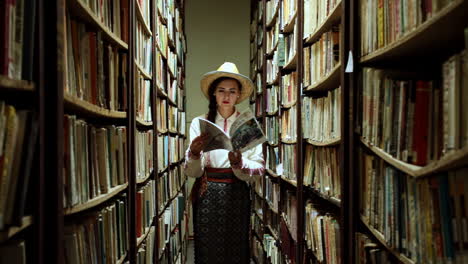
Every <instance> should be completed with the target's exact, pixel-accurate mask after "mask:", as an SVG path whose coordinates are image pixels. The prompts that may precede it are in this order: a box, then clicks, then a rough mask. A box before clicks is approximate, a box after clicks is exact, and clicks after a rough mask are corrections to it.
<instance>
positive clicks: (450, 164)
mask: <svg viewBox="0 0 468 264" xmlns="http://www.w3.org/2000/svg"><path fill="white" fill-rule="evenodd" d="M361 142H362V144H364V145H365V146H366V147H367V148H368V149H370V150H371V151H372V152H374V153H375V154H377V156H379V157H380V158H382V159H383V160H385V161H386V162H387V163H389V164H391V165H392V166H394V167H395V168H397V169H399V170H401V171H403V172H405V173H406V174H408V175H410V176H413V177H415V178H420V177H425V176H428V175H430V174H433V173H436V172H440V171H444V170H448V169H454V168H458V167H461V166H463V165H467V164H468V146H465V147H464V148H462V149H459V150H454V151H452V152H449V153H447V154H445V155H444V156H442V158H441V159H439V160H437V161H433V162H431V163H429V164H427V165H426V166H424V167H421V166H417V165H413V164H409V163H406V162H403V161H401V160H398V159H396V158H394V157H392V156H391V155H390V154H388V153H387V152H385V151H384V150H383V149H381V148H378V147H376V146H373V145H371V144H369V143H367V142H366V141H365V140H364V139H363V138H361Z"/></svg>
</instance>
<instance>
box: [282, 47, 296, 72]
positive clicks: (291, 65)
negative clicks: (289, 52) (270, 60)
mask: <svg viewBox="0 0 468 264" xmlns="http://www.w3.org/2000/svg"><path fill="white" fill-rule="evenodd" d="M296 65H297V51H296V53H295V54H294V56H293V57H292V58H291V59H290V60H289V61H288V63H286V66H284V68H283V70H295V69H296Z"/></svg>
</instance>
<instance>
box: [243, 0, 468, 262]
mask: <svg viewBox="0 0 468 264" xmlns="http://www.w3.org/2000/svg"><path fill="white" fill-rule="evenodd" d="M277 2H278V1H273V0H270V1H252V3H253V4H252V8H253V9H254V11H253V13H255V14H259V13H262V12H263V20H260V19H256V16H254V15H253V16H252V21H251V36H252V40H251V78H252V79H254V78H256V80H257V81H256V83H257V86H258V91H259V93H257V94H255V97H254V98H252V100H251V103H252V109H254V110H255V111H256V114H257V117H258V118H259V119H263V121H264V128H265V132H266V135H267V138H268V142H267V143H265V145H264V149H265V151H264V154H265V158H266V171H267V173H266V175H265V177H264V179H263V181H264V183H263V185H262V186H263V187H262V190H263V191H264V192H263V193H260V194H262V197H261V198H259V200H260V201H261V203H258V205H257V207H258V208H260V207H261V209H262V215H260V216H259V217H258V219H259V220H258V221H257V222H259V223H260V224H257V222H255V226H258V228H257V229H258V230H259V231H258V232H257V233H258V234H264V240H263V241H262V243H258V247H263V251H264V254H263V259H259V260H258V262H259V263H283V262H284V261H286V262H292V263H304V262H306V263H324V262H325V263H382V262H384V261H389V263H431V262H432V263H442V262H444V261H445V262H448V261H451V262H454V263H464V262H466V259H465V256H466V248H465V244H466V243H465V242H466V241H465V233H466V232H465V230H464V221H465V220H466V219H465V218H466V217H465V215H466V206H465V204H466V199H465V197H466V194H467V192H466V186H467V184H466V183H465V182H466V180H465V178H466V177H465V172H466V167H467V164H466V153H465V152H466V151H465V148H466V146H465V145H466V113H465V112H466V111H465V109H464V105H465V98H466V97H465V96H466V93H465V92H466V91H465V90H466V89H465V88H466V84H467V83H468V82H467V79H466V78H467V77H466V76H468V75H467V74H466V69H467V66H466V61H467V59H466V54H467V53H466V48H467V45H468V44H467V42H468V30H467V27H468V25H467V24H468V22H467V20H466V19H464V18H463V14H465V13H466V11H467V10H468V8H467V6H468V4H467V2H466V1H463V0H458V1H397V2H389V1H380V2H379V1H307V0H304V1H297V2H289V1H279V6H280V8H279V10H277V9H276V3H277ZM294 4H295V6H296V7H297V9H296V12H294V11H292V12H289V11H291V10H294V8H293V6H294ZM255 8H256V9H261V8H265V10H262V11H255ZM277 17H279V18H282V19H283V21H281V22H280V24H279V26H278V28H279V30H278V29H277V26H276V23H277V22H276V20H275V18H277ZM288 19H292V20H294V19H297V20H296V21H295V23H297V25H296V24H294V23H291V22H292V21H291V20H288ZM259 29H262V32H261V34H263V36H262V37H263V41H266V43H264V45H262V46H259V45H258V44H259V43H258V42H257V43H256V40H257V38H258V32H259ZM276 32H279V33H278V36H279V37H278V38H277V39H278V44H276V38H275V36H276V34H277V33H276ZM296 34H297V35H298V36H300V37H299V38H298V40H296V41H292V42H291V36H292V35H296ZM252 43H255V44H257V45H255V44H252ZM291 43H294V45H291ZM294 50H295V52H294ZM278 54H279V55H281V56H280V57H279V58H278ZM428 54H430V56H428ZM294 72H296V74H297V75H296V76H294V77H292V76H290V75H293V74H294ZM259 79H262V80H261V81H258V80H259ZM260 86H261V88H260ZM260 91H261V92H260ZM261 96H263V97H261ZM259 97H261V98H260V99H259ZM294 111H296V112H295V113H292V112H294ZM277 124H278V125H277ZM295 160H297V161H295ZM310 161H313V162H310ZM276 205H277V206H276ZM294 205H296V206H294ZM260 220H261V221H260ZM257 229H256V230H257ZM321 231H323V234H322V233H321ZM275 242H276V243H275ZM278 251H279V253H278ZM256 252H257V253H256V257H257V258H260V257H261V255H262V254H260V253H261V249H260V250H256ZM281 258H282V259H281ZM366 258H368V259H366ZM366 261H367V262H366Z"/></svg>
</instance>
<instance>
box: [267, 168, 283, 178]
mask: <svg viewBox="0 0 468 264" xmlns="http://www.w3.org/2000/svg"><path fill="white" fill-rule="evenodd" d="M265 171H266V172H268V174H269V175H270V176H271V177H273V178H280V177H281V176H280V175H278V174H276V173H274V172H273V171H272V170H270V169H265Z"/></svg>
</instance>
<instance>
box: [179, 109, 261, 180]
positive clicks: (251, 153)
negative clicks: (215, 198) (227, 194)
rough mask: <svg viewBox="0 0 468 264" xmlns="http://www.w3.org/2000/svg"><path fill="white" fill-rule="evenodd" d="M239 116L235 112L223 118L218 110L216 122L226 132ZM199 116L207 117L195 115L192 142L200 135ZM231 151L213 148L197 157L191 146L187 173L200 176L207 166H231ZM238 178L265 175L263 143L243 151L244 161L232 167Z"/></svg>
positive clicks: (187, 161) (187, 159)
mask: <svg viewBox="0 0 468 264" xmlns="http://www.w3.org/2000/svg"><path fill="white" fill-rule="evenodd" d="M238 116H239V112H237V111H236V112H234V114H232V115H231V116H230V117H228V118H226V119H225V118H223V117H222V116H221V114H220V113H219V112H218V113H217V115H216V119H215V121H216V122H215V123H216V125H218V126H219V127H220V128H222V129H224V131H225V132H227V131H229V129H230V128H231V125H232V123H233V122H234V121H235V120H236V119H237V117H238ZM199 118H206V115H201V116H198V117H195V118H194V119H193V120H192V123H191V124H190V144H191V142H192V141H193V139H195V138H196V137H198V136H199V135H200V123H199V121H198V119H199ZM228 154H229V151H228V150H225V149H217V150H212V151H209V152H206V153H203V152H202V153H201V155H200V158H196V157H195V156H194V155H192V154H191V152H190V146H189V148H188V149H187V151H186V152H185V174H187V176H189V177H194V178H198V177H200V176H202V175H203V171H204V168H205V167H207V168H208V167H211V168H231V163H230V162H229V158H228ZM232 170H233V172H234V174H235V175H236V177H237V178H239V179H240V180H243V181H252V180H253V177H254V176H255V175H257V176H260V175H263V173H264V170H265V162H264V160H263V153H262V145H257V146H256V147H254V148H251V149H249V150H247V151H245V152H244V153H242V162H241V164H240V165H239V167H235V168H234V167H233V168H232Z"/></svg>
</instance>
